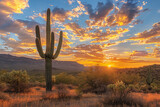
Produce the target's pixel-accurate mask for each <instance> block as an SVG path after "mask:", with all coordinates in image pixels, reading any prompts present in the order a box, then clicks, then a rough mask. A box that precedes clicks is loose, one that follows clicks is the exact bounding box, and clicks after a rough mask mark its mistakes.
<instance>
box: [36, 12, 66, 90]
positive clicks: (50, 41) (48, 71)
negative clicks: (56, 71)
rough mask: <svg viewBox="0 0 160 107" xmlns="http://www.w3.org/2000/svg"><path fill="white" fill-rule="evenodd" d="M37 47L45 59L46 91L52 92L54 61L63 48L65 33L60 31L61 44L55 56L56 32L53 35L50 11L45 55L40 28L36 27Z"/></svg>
mask: <svg viewBox="0 0 160 107" xmlns="http://www.w3.org/2000/svg"><path fill="white" fill-rule="evenodd" d="M35 30H36V39H35V42H36V46H37V50H38V53H39V55H40V56H41V58H45V79H46V91H52V59H56V58H57V57H58V55H59V53H60V50H61V46H62V39H63V36H62V35H63V33H62V31H60V38H59V43H58V46H57V50H56V52H55V54H54V40H55V39H54V32H52V33H51V25H50V9H48V10H47V22H46V52H45V54H44V53H43V49H42V45H41V38H40V30H39V26H38V25H37V26H36V29H35Z"/></svg>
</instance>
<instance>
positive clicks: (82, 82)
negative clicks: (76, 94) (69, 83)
mask: <svg viewBox="0 0 160 107" xmlns="http://www.w3.org/2000/svg"><path fill="white" fill-rule="evenodd" d="M77 78H78V86H79V89H80V90H81V91H82V92H84V93H87V92H92V93H96V94H101V93H105V92H106V86H107V85H108V84H110V83H112V80H114V79H113V75H112V74H110V73H109V72H107V71H103V70H102V69H98V68H96V69H89V70H86V71H84V72H81V73H79V74H78V77H77Z"/></svg>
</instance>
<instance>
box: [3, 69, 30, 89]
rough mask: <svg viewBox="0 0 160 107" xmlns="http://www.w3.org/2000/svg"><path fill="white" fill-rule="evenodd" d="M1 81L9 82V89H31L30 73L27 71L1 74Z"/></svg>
mask: <svg viewBox="0 0 160 107" xmlns="http://www.w3.org/2000/svg"><path fill="white" fill-rule="evenodd" d="M1 81H2V82H5V83H6V84H8V86H9V89H8V91H14V92H26V91H28V89H29V84H28V83H29V75H28V74H27V72H26V71H15V70H13V71H11V72H7V73H4V74H3V75H2V76H1Z"/></svg>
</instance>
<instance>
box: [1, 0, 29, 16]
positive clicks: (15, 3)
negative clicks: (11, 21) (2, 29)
mask: <svg viewBox="0 0 160 107" xmlns="http://www.w3.org/2000/svg"><path fill="white" fill-rule="evenodd" d="M28 1H29V0H1V1H0V9H1V10H0V11H1V12H3V13H6V14H12V13H23V12H22V9H25V8H26V7H29V4H28Z"/></svg>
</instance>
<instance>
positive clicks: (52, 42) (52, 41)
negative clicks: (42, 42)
mask: <svg viewBox="0 0 160 107" xmlns="http://www.w3.org/2000/svg"><path fill="white" fill-rule="evenodd" d="M54 39H55V38H54V32H52V33H51V57H52V56H53V53H54Z"/></svg>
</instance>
